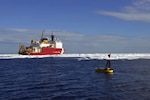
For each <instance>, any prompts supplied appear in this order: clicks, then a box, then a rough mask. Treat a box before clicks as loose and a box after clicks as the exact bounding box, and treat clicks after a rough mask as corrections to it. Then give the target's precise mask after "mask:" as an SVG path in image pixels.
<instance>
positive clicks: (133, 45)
mask: <svg viewBox="0 0 150 100" xmlns="http://www.w3.org/2000/svg"><path fill="white" fill-rule="evenodd" d="M41 32H42V30H29V29H0V36H1V37H0V46H1V47H3V48H0V53H17V52H18V46H19V43H24V44H25V45H27V46H29V45H30V41H31V40H32V39H36V40H39V39H40V37H41ZM51 32H52V31H51V30H45V34H44V36H46V37H49V36H50V34H51ZM54 34H55V36H56V38H59V39H60V40H62V42H63V44H64V48H65V50H66V53H110V52H111V53H127V52H129V53H135V52H136V53H138V52H141V53H144V52H149V51H150V44H148V43H149V37H127V36H119V35H109V34H101V33H99V34H93V35H86V34H81V33H76V32H67V31H56V32H54Z"/></svg>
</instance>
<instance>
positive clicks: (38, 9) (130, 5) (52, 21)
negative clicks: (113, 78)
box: [0, 0, 150, 53]
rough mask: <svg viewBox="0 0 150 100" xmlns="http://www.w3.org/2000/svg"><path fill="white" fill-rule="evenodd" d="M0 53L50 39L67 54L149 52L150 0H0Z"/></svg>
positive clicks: (13, 51)
mask: <svg viewBox="0 0 150 100" xmlns="http://www.w3.org/2000/svg"><path fill="white" fill-rule="evenodd" d="M0 23H1V24H0V46H1V47H2V48H0V53H17V52H18V44H19V43H23V44H25V45H30V40H32V39H39V38H40V35H41V32H42V30H45V35H46V36H48V35H49V34H51V31H55V32H54V34H55V35H56V37H58V38H59V39H60V40H62V42H63V43H64V48H65V49H66V53H149V52H150V44H149V39H150V28H149V26H150V0H113V1H112V0H0Z"/></svg>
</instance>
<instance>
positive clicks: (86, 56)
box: [0, 53, 150, 60]
mask: <svg viewBox="0 0 150 100" xmlns="http://www.w3.org/2000/svg"><path fill="white" fill-rule="evenodd" d="M107 55H108V54H106V53H93V54H62V55H42V56H41V55H40V56H31V55H19V54H0V59H14V58H45V57H79V58H80V60H89V59H107V58H108V57H107ZM110 59H112V60H114V59H150V53H112V54H111V57H110Z"/></svg>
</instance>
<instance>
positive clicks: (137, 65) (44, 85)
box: [0, 55, 150, 100]
mask: <svg viewBox="0 0 150 100" xmlns="http://www.w3.org/2000/svg"><path fill="white" fill-rule="evenodd" d="M70 56H71V55H68V56H61V57H54V56H49V57H42V58H40V57H24V56H22V57H20V56H16V55H15V56H14V55H11V56H10V55H1V56H0V100H150V59H149V56H148V57H147V56H144V57H145V58H142V57H143V56H142V57H141V56H140V57H141V58H140V57H139V55H138V58H137V56H136V57H135V55H128V57H129V59H124V57H126V56H127V55H124V57H123V56H121V59H119V58H118V57H120V56H117V57H116V56H115V57H114V58H117V59H112V60H111V65H112V66H111V67H112V68H113V69H114V73H113V74H105V73H97V72H95V67H101V68H104V67H105V64H106V60H105V59H95V58H94V57H95V55H94V56H92V55H88V56H90V58H89V57H87V58H86V57H81V55H80V57H77V56H75V55H74V57H72V56H71V57H70ZM86 56H87V55H86ZM112 56H113V55H112ZM92 57H93V58H92ZM134 57H135V58H134ZM97 58H98V57H97ZM131 58H132V59H131ZM133 58H134V59H133Z"/></svg>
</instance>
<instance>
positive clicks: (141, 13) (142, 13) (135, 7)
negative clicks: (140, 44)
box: [97, 0, 150, 23]
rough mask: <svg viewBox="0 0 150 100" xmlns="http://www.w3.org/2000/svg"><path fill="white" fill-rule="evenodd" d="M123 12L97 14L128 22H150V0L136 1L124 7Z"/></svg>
mask: <svg viewBox="0 0 150 100" xmlns="http://www.w3.org/2000/svg"><path fill="white" fill-rule="evenodd" d="M122 9H123V10H122V11H105V10H103V11H102V10H101V11H97V14H100V15H106V16H112V17H116V18H120V19H123V20H128V21H144V22H148V23H149V22H150V0H136V1H135V2H133V3H132V4H131V5H127V6H124V7H123V8H122Z"/></svg>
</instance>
